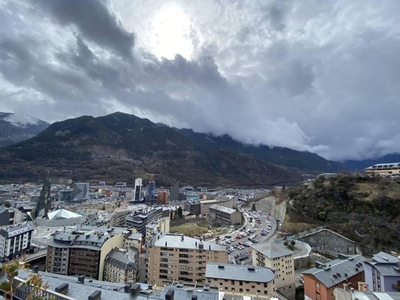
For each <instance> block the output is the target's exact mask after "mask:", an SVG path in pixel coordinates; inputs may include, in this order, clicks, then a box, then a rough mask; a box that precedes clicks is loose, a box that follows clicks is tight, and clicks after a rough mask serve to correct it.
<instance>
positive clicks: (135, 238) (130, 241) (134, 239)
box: [123, 228, 143, 252]
mask: <svg viewBox="0 0 400 300" xmlns="http://www.w3.org/2000/svg"><path fill="white" fill-rule="evenodd" d="M128 232H129V233H127V234H125V235H124V241H123V247H124V249H128V248H129V247H133V248H136V249H139V251H140V252H141V249H142V245H143V238H142V234H141V233H139V232H136V230H135V229H133V228H131V229H128Z"/></svg>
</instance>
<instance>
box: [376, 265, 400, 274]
mask: <svg viewBox="0 0 400 300" xmlns="http://www.w3.org/2000/svg"><path fill="white" fill-rule="evenodd" d="M374 267H375V269H377V270H378V271H379V273H381V275H383V276H396V277H400V266H398V265H397V264H381V263H377V264H375V265H374Z"/></svg>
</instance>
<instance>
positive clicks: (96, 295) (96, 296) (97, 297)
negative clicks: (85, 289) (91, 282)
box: [88, 290, 101, 300]
mask: <svg viewBox="0 0 400 300" xmlns="http://www.w3.org/2000/svg"><path fill="white" fill-rule="evenodd" d="M88 300H101V291H99V290H97V291H94V292H93V293H92V294H91V295H90V296H89V297H88Z"/></svg>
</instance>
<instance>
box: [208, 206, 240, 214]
mask: <svg viewBox="0 0 400 300" xmlns="http://www.w3.org/2000/svg"><path fill="white" fill-rule="evenodd" d="M210 209H215V210H219V211H222V212H224V213H227V214H230V215H231V214H233V213H234V212H236V209H233V208H229V207H225V206H221V205H218V204H213V205H211V206H210Z"/></svg>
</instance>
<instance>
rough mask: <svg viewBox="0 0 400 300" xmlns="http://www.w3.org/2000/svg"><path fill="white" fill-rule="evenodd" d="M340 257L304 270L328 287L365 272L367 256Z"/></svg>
mask: <svg viewBox="0 0 400 300" xmlns="http://www.w3.org/2000/svg"><path fill="white" fill-rule="evenodd" d="M344 257H346V256H343V258H338V259H335V260H332V261H330V262H328V263H326V264H323V265H322V266H321V267H319V268H317V267H316V268H312V269H309V270H306V271H304V272H303V274H306V275H313V276H314V277H315V278H317V279H318V280H319V281H320V282H321V283H322V284H324V285H325V286H326V287H327V288H330V287H332V286H334V285H337V284H339V283H340V282H342V281H345V280H347V279H348V278H350V277H353V276H354V275H356V274H358V273H362V272H364V261H365V258H364V257H363V256H361V255H351V256H348V257H347V258H344Z"/></svg>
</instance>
